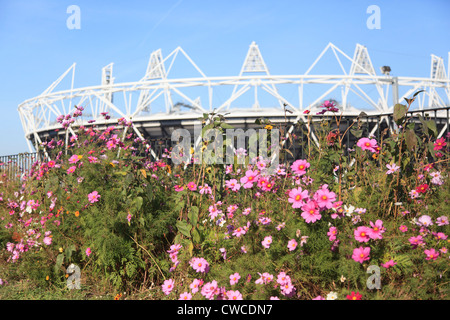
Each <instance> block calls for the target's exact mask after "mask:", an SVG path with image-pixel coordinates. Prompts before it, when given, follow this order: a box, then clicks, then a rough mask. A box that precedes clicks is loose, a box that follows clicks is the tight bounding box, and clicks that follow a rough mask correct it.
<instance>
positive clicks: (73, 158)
mask: <svg viewBox="0 0 450 320" xmlns="http://www.w3.org/2000/svg"><path fill="white" fill-rule="evenodd" d="M78 160H80V157H79V156H77V155H76V154H74V155H73V156H71V157H70V158H69V163H77V162H78Z"/></svg>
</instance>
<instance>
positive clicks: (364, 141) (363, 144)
mask: <svg viewBox="0 0 450 320" xmlns="http://www.w3.org/2000/svg"><path fill="white" fill-rule="evenodd" d="M356 145H357V146H358V147H360V148H361V149H362V150H363V151H364V150H369V151H370V152H376V147H377V146H378V144H377V140H375V139H369V138H361V139H359V140H358V142H357V143H356Z"/></svg>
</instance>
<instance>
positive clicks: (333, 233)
mask: <svg viewBox="0 0 450 320" xmlns="http://www.w3.org/2000/svg"><path fill="white" fill-rule="evenodd" d="M336 234H337V228H336V227H330V229H328V232H327V236H328V240H330V241H334V240H336Z"/></svg>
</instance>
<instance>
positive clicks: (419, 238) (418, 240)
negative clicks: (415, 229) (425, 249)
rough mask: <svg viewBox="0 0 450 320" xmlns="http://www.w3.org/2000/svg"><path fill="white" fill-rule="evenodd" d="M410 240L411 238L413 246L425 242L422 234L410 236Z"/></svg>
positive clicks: (410, 241)
mask: <svg viewBox="0 0 450 320" xmlns="http://www.w3.org/2000/svg"><path fill="white" fill-rule="evenodd" d="M408 240H409V243H411V245H412V246H413V247H417V246H419V245H421V244H423V243H424V241H423V237H422V236H420V235H419V236H417V237H411V238H409V239H408Z"/></svg>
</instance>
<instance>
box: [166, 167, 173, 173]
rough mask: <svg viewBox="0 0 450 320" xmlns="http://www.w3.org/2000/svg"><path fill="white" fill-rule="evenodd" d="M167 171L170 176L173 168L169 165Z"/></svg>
mask: <svg viewBox="0 0 450 320" xmlns="http://www.w3.org/2000/svg"><path fill="white" fill-rule="evenodd" d="M166 170H167V173H168V174H171V173H172V168H171V167H170V166H169V165H167V166H166Z"/></svg>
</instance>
